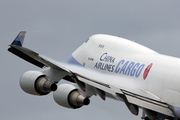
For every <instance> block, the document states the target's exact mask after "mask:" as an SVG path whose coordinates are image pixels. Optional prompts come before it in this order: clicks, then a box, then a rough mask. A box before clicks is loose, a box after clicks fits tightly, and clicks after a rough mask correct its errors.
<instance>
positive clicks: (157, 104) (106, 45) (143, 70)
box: [8, 31, 180, 120]
mask: <svg viewBox="0 0 180 120" xmlns="http://www.w3.org/2000/svg"><path fill="white" fill-rule="evenodd" d="M25 33H26V32H23V31H22V32H20V33H19V35H18V36H17V37H16V38H15V40H14V41H13V42H12V44H11V45H10V48H9V49H8V50H9V51H10V52H12V53H13V54H15V55H17V56H19V57H20V58H22V59H24V60H26V61H28V62H30V63H32V64H34V65H36V66H37V67H40V68H42V69H41V70H39V71H27V72H25V73H24V74H23V75H22V77H21V79H20V86H21V88H22V89H23V90H24V91H25V92H27V93H29V94H33V95H46V94H48V93H49V92H51V91H54V100H55V101H56V103H57V104H59V105H61V106H63V107H67V108H73V109H76V108H80V107H82V106H83V105H88V104H89V102H90V100H89V99H90V97H91V96H92V95H94V94H97V95H99V97H100V98H101V99H102V100H105V99H106V97H109V98H113V99H115V100H119V101H123V102H124V103H125V104H126V106H127V107H128V109H129V110H130V112H131V113H132V114H134V115H138V113H139V108H141V109H142V110H143V112H144V114H143V115H146V116H147V117H144V119H152V120H153V119H165V118H167V119H173V118H174V119H179V118H180V87H179V84H180V80H179V79H180V74H179V71H180V59H179V58H174V57H170V56H165V55H162V54H159V53H157V52H155V51H153V50H151V49H149V48H147V47H144V46H142V45H140V44H137V43H135V42H133V41H129V40H126V39H123V38H120V37H115V36H110V35H102V34H98V35H93V36H91V37H90V38H89V39H88V40H87V41H86V42H84V43H83V44H82V45H81V46H80V47H79V48H78V49H77V50H76V51H74V52H73V53H72V55H71V56H70V57H69V59H68V64H65V63H60V62H57V61H54V60H52V59H50V58H48V57H45V56H42V55H40V54H38V53H36V52H34V51H32V50H29V49H27V48H24V47H22V44H23V40H24V37H25ZM61 79H64V80H67V81H70V82H72V84H61V85H59V86H57V85H56V84H57V83H58V82H59V81H60V80H61Z"/></svg>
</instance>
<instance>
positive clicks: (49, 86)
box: [20, 71, 57, 95]
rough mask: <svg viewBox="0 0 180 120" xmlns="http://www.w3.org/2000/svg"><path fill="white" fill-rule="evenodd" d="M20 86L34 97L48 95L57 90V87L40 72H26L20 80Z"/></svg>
mask: <svg viewBox="0 0 180 120" xmlns="http://www.w3.org/2000/svg"><path fill="white" fill-rule="evenodd" d="M20 86H21V88H22V89H23V90H24V91H25V92H27V93H29V94H33V95H46V94H48V93H49V92H51V91H55V90H56V89H57V85H56V84H55V83H53V82H51V81H50V80H49V79H48V78H47V77H46V76H45V75H44V74H43V73H42V72H39V71H28V72H25V73H24V74H23V75H22V77H21V79H20Z"/></svg>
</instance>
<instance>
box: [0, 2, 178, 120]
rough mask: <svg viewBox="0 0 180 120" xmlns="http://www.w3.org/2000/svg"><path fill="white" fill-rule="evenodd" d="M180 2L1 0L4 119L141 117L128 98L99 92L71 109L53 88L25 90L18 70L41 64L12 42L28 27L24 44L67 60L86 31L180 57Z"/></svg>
mask: <svg viewBox="0 0 180 120" xmlns="http://www.w3.org/2000/svg"><path fill="white" fill-rule="evenodd" d="M179 5H180V1H178V0H174V1H170V0H158V1H145V0H136V1H135V0H126V1H121V0H113V1H112V0H111V1H110V0H109V1H108V0H91V1H84V0H71V1H68V0H66V1H65V0H64V1H63V0H61V1H60V0H14V1H12V0H1V2H0V40H1V41H2V43H1V44H0V54H1V56H0V60H1V62H0V66H1V72H0V75H1V81H0V83H1V87H0V95H1V99H0V101H1V102H0V119H4V120H5V119H6V120H12V119H13V120H19V119H25V120H32V119H33V120H38V119H41V120H49V119H62V120H70V119H75V120H81V119H86V120H92V119H97V120H98V119H103V120H109V119H116V120H117V119H118V120H121V119H129V120H130V119H133V120H140V117H141V116H140V115H139V116H134V115H132V114H131V113H130V112H129V111H128V109H127V108H126V106H125V104H124V103H122V102H117V101H114V100H110V99H107V100H106V101H105V102H104V101H102V100H101V99H100V98H99V97H98V96H97V97H95V96H94V97H92V98H91V103H90V105H89V106H86V107H82V108H80V109H77V110H72V109H67V108H63V107H61V106H59V105H57V104H56V103H55V102H54V100H53V96H52V94H49V95H47V96H42V97H39V96H32V95H29V94H26V93H24V92H23V91H22V90H21V88H20V86H19V78H20V76H21V75H22V74H23V73H24V72H26V71H28V70H39V68H37V67H35V66H33V65H31V64H29V63H27V62H25V61H23V60H21V59H20V58H18V57H16V56H14V55H12V54H11V53H9V52H7V49H8V45H9V44H10V43H11V42H12V41H13V39H14V38H15V37H16V36H17V34H18V33H19V32H20V31H22V30H25V31H27V34H26V37H25V42H24V47H27V48H30V49H32V50H34V51H36V52H39V53H41V54H43V55H46V56H48V57H51V58H53V59H55V60H59V61H63V62H65V61H66V60H67V59H68V57H69V56H70V55H71V53H72V52H73V51H74V50H75V49H76V48H77V47H78V46H80V45H81V44H82V43H83V42H84V41H86V40H87V39H88V37H90V36H91V35H93V34H97V33H104V34H111V35H116V36H121V37H124V38H127V39H130V40H135V42H137V43H140V44H142V45H145V46H147V47H149V48H151V49H153V50H155V51H157V52H159V53H162V54H167V55H171V56H175V57H180V52H179V51H180V48H179V44H180V40H179V38H180V12H179V11H180V7H179ZM61 82H62V81H61ZM61 82H60V83H61ZM62 83H63V82H62Z"/></svg>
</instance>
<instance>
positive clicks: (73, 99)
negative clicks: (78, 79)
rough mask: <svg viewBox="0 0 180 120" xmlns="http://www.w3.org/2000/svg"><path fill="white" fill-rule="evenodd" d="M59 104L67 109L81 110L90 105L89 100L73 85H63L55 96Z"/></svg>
mask: <svg viewBox="0 0 180 120" xmlns="http://www.w3.org/2000/svg"><path fill="white" fill-rule="evenodd" d="M53 97H54V100H55V102H56V103H57V104H59V105H61V106H63V107H67V108H73V109H76V108H80V107H82V106H83V105H88V104H89V103H90V100H89V98H87V97H84V96H83V95H82V94H81V93H80V92H79V90H78V88H77V87H76V86H75V85H73V84H61V85H59V86H58V89H57V90H56V91H55V92H54V94H53Z"/></svg>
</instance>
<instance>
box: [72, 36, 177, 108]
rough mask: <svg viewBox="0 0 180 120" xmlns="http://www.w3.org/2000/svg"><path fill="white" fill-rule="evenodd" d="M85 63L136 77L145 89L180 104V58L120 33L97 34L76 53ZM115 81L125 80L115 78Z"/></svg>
mask: <svg viewBox="0 0 180 120" xmlns="http://www.w3.org/2000/svg"><path fill="white" fill-rule="evenodd" d="M72 56H73V57H74V59H75V60H76V61H77V62H78V63H80V64H81V65H83V66H85V67H87V68H90V69H94V70H96V71H99V72H103V73H106V74H115V75H121V76H126V77H134V78H135V79H136V80H137V81H138V82H141V84H142V85H143V86H141V87H143V89H144V90H147V91H150V92H151V93H153V94H154V95H156V96H158V97H159V98H160V99H161V100H162V101H164V102H167V103H169V104H170V105H173V106H176V107H180V87H179V85H180V74H179V71H180V59H179V58H175V57H170V56H166V55H162V54H159V53H157V52H155V51H153V50H151V49H149V48H147V47H144V46H142V45H140V44H137V43H135V42H133V41H129V40H126V39H123V38H120V37H114V36H109V35H94V36H92V37H90V38H89V40H88V41H86V42H85V43H84V44H82V45H81V46H80V47H79V48H78V49H77V50H76V51H75V52H74V53H73V54H72ZM114 82H115V83H114V84H116V85H117V84H121V83H119V82H118V81H114Z"/></svg>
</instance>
